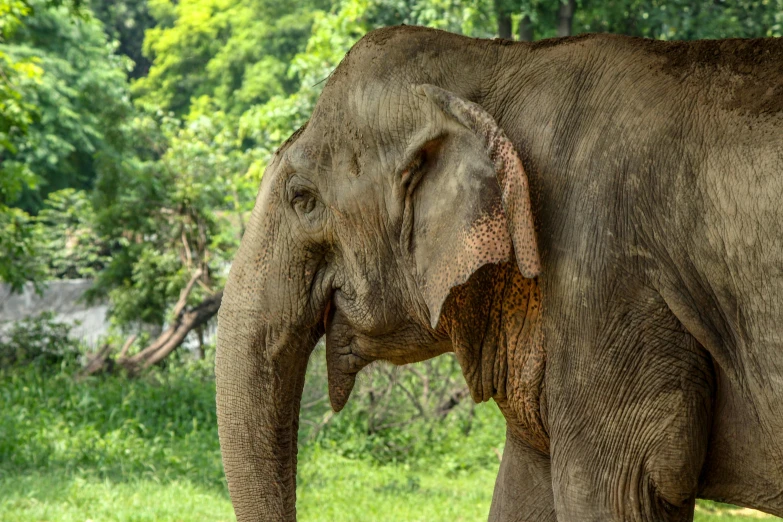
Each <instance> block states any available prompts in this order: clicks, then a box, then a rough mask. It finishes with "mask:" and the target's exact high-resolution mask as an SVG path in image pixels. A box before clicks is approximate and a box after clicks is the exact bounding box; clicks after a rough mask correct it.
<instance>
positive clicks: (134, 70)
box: [0, 0, 783, 358]
mask: <svg viewBox="0 0 783 522" xmlns="http://www.w3.org/2000/svg"><path fill="white" fill-rule="evenodd" d="M401 23H405V24H409V25H413V24H416V25H426V26H430V27H436V28H440V29H445V30H449V31H454V32H460V33H463V34H467V35H470V36H478V37H495V36H497V35H502V36H504V37H507V38H514V39H520V38H521V39H526V40H527V39H541V38H548V37H552V36H556V35H557V34H564V33H563V31H564V29H563V28H564V27H566V32H568V33H581V32H595V31H601V32H615V33H624V34H629V35H634V36H643V37H650V38H659V39H693V38H718V37H730V36H740V37H749V36H779V35H780V34H781V32H783V31H782V29H781V27H783V0H735V1H729V0H714V1H711V2H702V1H696V0H604V1H598V0H567V2H566V3H561V2H549V1H544V0H304V1H301V2H282V1H280V0H90V1H89V2H81V1H79V0H70V1H68V0H49V1H46V0H0V72H1V73H2V74H0V279H2V280H3V281H6V282H10V283H11V284H12V285H13V287H14V288H16V289H19V288H21V286H22V284H23V283H24V282H25V281H28V280H33V281H42V280H46V279H51V278H71V277H92V278H94V279H95V280H96V284H95V287H94V289H93V292H92V297H94V298H97V297H102V298H107V299H108V300H109V302H110V305H111V314H112V318H113V320H114V322H115V323H116V324H117V325H119V326H121V327H123V328H125V329H130V330H144V331H149V329H150V327H153V329H154V328H157V329H159V330H160V329H163V328H164V325H167V326H165V328H171V327H172V326H176V325H177V324H183V323H182V318H184V317H186V316H187V314H188V313H191V312H193V313H195V312H196V311H197V310H204V308H199V304H200V303H202V302H206V301H205V300H208V299H212V301H211V302H213V303H214V300H215V299H216V298H219V290H220V288H221V287H222V283H223V278H224V277H225V274H226V271H227V267H228V265H229V263H230V260H231V257H232V254H233V252H234V251H235V249H236V247H237V245H238V241H239V238H240V237H241V234H242V232H243V227H244V224H243V223H244V219H245V217H246V215H247V213H248V212H249V210H250V208H251V207H252V204H253V199H254V195H255V191H256V189H257V186H258V182H259V180H260V178H261V175H262V172H263V170H264V166H265V165H266V163H267V161H268V160H269V158H270V156H271V154H272V153H273V151H274V150H275V149H276V148H277V147H278V146H279V144H280V143H281V142H282V141H283V140H284V139H285V138H286V137H287V136H289V135H290V134H291V133H292V132H293V131H294V130H295V129H297V128H298V127H299V126H301V125H302V124H304V122H305V121H306V120H307V118H308V116H309V114H310V113H311V111H312V108H313V106H314V104H315V101H316V99H317V97H318V94H319V93H320V90H321V88H322V87H323V85H324V81H325V80H326V79H327V78H328V76H329V74H331V72H332V71H333V70H334V68H335V67H336V66H337V64H338V63H339V61H340V60H341V59H342V57H343V56H344V54H345V53H346V52H347V51H348V49H349V48H350V47H351V45H353V43H355V42H356V41H357V40H358V39H359V38H361V36H362V35H364V34H365V33H366V32H368V31H370V30H372V29H374V28H377V27H382V26H386V25H393V24H401ZM183 295H184V298H183ZM183 299H184V301H183ZM183 302H184V304H182V303H183ZM180 305H182V306H180ZM187 317H190V316H187ZM194 317H195V316H194ZM199 317H201V316H199ZM199 321H201V319H199ZM196 322H198V321H196ZM194 324H195V323H194ZM164 331H168V330H164ZM153 344H154V343H153ZM142 352H144V350H141V351H140V352H139V353H142ZM125 355H126V356H127V358H130V357H133V356H134V355H133V354H125Z"/></svg>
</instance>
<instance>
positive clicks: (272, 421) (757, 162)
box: [216, 27, 783, 522]
mask: <svg viewBox="0 0 783 522" xmlns="http://www.w3.org/2000/svg"><path fill="white" fill-rule="evenodd" d="M324 335H325V336H326V346H327V348H326V354H327V355H326V357H327V366H328V374H329V394H330V399H331V403H332V406H333V408H334V409H335V410H338V411H339V410H340V409H341V408H342V407H343V405H344V404H345V402H346V400H347V399H348V396H349V394H350V392H351V388H352V386H353V383H354V378H355V376H356V374H357V372H359V371H360V370H361V369H362V368H363V367H364V366H366V365H367V364H368V363H370V362H371V361H374V360H378V359H383V360H386V361H391V362H392V363H394V364H405V363H410V362H414V361H420V360H424V359H427V358H430V357H434V356H437V355H439V354H442V353H444V352H450V351H453V352H454V353H455V354H456V357H457V359H458V360H459V363H460V365H461V368H462V371H463V373H464V376H465V379H466V381H467V384H468V386H469V388H470V392H471V394H472V397H473V399H474V400H476V401H487V400H489V399H494V400H495V401H496V402H497V403H498V405H499V406H500V409H501V411H502V412H503V414H504V416H505V417H506V420H507V442H506V448H505V451H504V454H503V461H502V464H501V469H500V474H499V476H498V478H497V482H496V485H495V493H494V498H493V501H492V506H491V510H490V514H489V518H490V519H491V520H499V521H500V520H502V521H539V520H543V521H552V520H558V521H561V522H566V521H569V522H576V521H578V522H585V521H598V520H601V521H603V520H634V521H636V520H654V521H674V520H691V519H692V518H693V509H694V502H695V498H696V497H703V498H709V499H715V500H720V501H727V502H731V503H734V504H739V505H743V506H749V507H754V508H757V509H761V510H764V511H767V512H770V513H774V514H778V515H783V41H781V40H775V39H767V40H723V41H720V40H718V41H698V42H658V41H651V40H642V39H634V38H627V37H621V36H611V35H588V36H584V37H575V38H567V39H555V40H546V41H542V42H538V43H534V44H526V43H514V44H512V43H511V42H507V41H501V40H491V41H490V40H476V39H470V38H466V37H462V36H457V35H453V34H449V33H445V32H440V31H435V30H430V29H423V28H415V27H397V28H388V29H382V30H378V31H375V32H372V33H370V34H368V35H367V36H365V37H364V38H363V39H362V40H361V41H360V42H359V43H357V44H356V45H355V46H354V47H353V49H352V50H351V51H350V52H349V53H348V55H347V56H346V57H345V59H344V60H343V62H342V63H341V64H340V66H339V67H338V68H337V69H336V70H335V71H334V73H333V74H332V76H331V77H330V78H329V81H328V83H327V84H326V86H325V88H324V91H323V94H322V95H321V97H320V99H319V101H318V104H317V105H316V107H315V110H314V111H313V114H312V117H311V118H310V121H309V123H308V124H307V125H306V126H304V127H303V128H302V129H300V130H299V131H298V132H296V133H295V134H294V135H293V136H292V137H291V138H290V139H289V140H288V141H287V142H286V143H285V144H284V145H283V146H282V147H281V148H280V150H279V151H278V152H277V153H276V154H275V156H274V158H273V160H272V161H271V163H270V165H269V167H268V168H267V170H266V173H265V175H264V178H263V181H262V182H261V187H260V191H259V194H258V198H257V200H256V204H255V209H254V210H253V213H252V217H251V218H250V222H249V225H248V227H247V231H246V233H245V236H244V238H243V240H242V244H241V247H240V249H239V252H238V254H237V256H236V260H235V262H234V264H233V267H232V268H231V273H230V276H229V279H228V283H227V285H226V289H225V296H224V298H223V305H222V307H221V309H220V315H219V331H218V353H217V362H216V376H217V406H218V421H219V433H220V443H221V449H222V454H223V462H224V465H225V471H226V477H227V479H228V486H229V491H230V494H231V499H232V502H233V504H234V509H235V511H236V514H237V518H238V519H239V520H240V521H251V520H252V521H257V520H294V519H295V518H296V508H295V495H296V491H295V489H296V452H297V428H298V414H299V402H300V397H301V393H302V386H303V383H304V379H305V368H306V365H307V361H308V357H309V355H310V353H311V351H312V349H313V347H314V346H315V344H316V342H317V341H318V339H319V338H320V337H322V336H324Z"/></svg>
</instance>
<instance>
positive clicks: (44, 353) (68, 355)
mask: <svg viewBox="0 0 783 522" xmlns="http://www.w3.org/2000/svg"><path fill="white" fill-rule="evenodd" d="M71 328H72V326H71V325H70V324H67V323H63V322H59V321H57V320H56V319H55V318H54V314H53V313H52V312H43V313H42V314H40V315H38V316H36V317H30V318H27V319H23V320H22V321H19V322H17V323H16V324H14V326H13V327H12V328H11V329H10V331H8V332H7V333H5V334H2V335H0V368H11V367H18V366H26V365H33V366H36V367H38V368H40V369H42V370H44V369H47V370H59V369H62V368H63V367H64V366H71V365H73V364H74V363H76V361H77V360H78V358H79V355H80V353H81V349H80V348H81V345H80V344H79V341H77V340H75V339H72V338H71V337H70V333H71Z"/></svg>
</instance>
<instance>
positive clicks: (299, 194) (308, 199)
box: [291, 189, 315, 214]
mask: <svg viewBox="0 0 783 522" xmlns="http://www.w3.org/2000/svg"><path fill="white" fill-rule="evenodd" d="M291 206H293V207H294V208H295V209H297V210H299V211H301V212H304V213H305V214H307V213H310V212H312V211H313V209H314V208H315V197H314V196H313V195H312V194H311V193H310V192H308V191H307V190H302V189H299V190H294V191H293V194H292V195H291Z"/></svg>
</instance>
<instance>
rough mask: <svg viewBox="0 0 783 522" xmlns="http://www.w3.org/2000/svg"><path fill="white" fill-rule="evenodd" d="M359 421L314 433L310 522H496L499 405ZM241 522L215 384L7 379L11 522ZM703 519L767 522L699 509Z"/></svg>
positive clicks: (4, 410) (194, 375) (303, 504)
mask: <svg viewBox="0 0 783 522" xmlns="http://www.w3.org/2000/svg"><path fill="white" fill-rule="evenodd" d="M349 406H350V405H349ZM347 410H348V411H347V412H345V414H341V415H340V416H338V417H337V418H336V419H335V420H334V422H332V423H330V424H329V425H328V426H327V428H325V429H323V430H321V431H320V432H319V433H318V435H317V436H313V437H310V436H309V434H308V433H307V432H305V433H304V434H303V438H304V439H307V440H308V442H307V443H306V444H304V445H303V447H302V450H301V451H300V465H299V480H298V503H297V505H298V512H299V519H300V520H302V521H324V522H328V521H366V520H372V521H378V522H383V521H418V520H421V521H460V520H463V521H475V520H486V516H487V512H488V509H489V504H490V501H491V499H492V488H493V485H494V478H495V475H496V473H497V468H498V459H497V456H496V450H497V449H498V448H502V444H503V429H502V428H503V420H502V417H501V416H500V414H499V412H498V411H497V408H496V407H495V406H494V405H492V404H487V405H482V406H479V407H477V408H476V411H475V415H474V416H471V417H470V418H471V421H470V429H466V428H465V424H464V418H463V419H461V418H460V417H459V416H458V415H454V418H453V419H449V418H447V420H446V421H445V422H441V423H438V424H437V425H432V424H429V425H412V426H406V427H404V428H401V429H400V430H399V431H394V432H391V433H386V434H384V435H383V437H379V436H370V435H368V434H367V433H366V429H363V428H362V426H363V425H362V423H361V412H358V411H355V412H352V411H351V410H350V408H347ZM314 415H315V417H318V416H320V415H322V412H321V411H318V412H315V413H314ZM466 431H467V432H468V434H467V435H466V434H465V432H466ZM387 446H388V447H387ZM389 447H392V449H394V451H392V450H390V449H389ZM401 447H404V448H405V451H401V450H400V449H399V448H401ZM395 448H396V449H395ZM233 519H234V517H233V513H232V510H231V504H230V502H229V500H228V495H227V493H226V488H225V482H224V480H223V475H222V469H221V465H220V450H219V446H218V441H217V430H216V427H215V411H214V382H213V381H212V380H211V379H210V378H209V376H208V374H207V373H204V372H191V373H187V372H184V371H180V372H173V373H172V374H166V373H163V372H160V373H156V374H153V375H152V376H151V377H149V378H145V379H142V380H138V381H127V380H125V379H122V378H116V377H114V378H106V379H92V380H89V381H87V382H84V383H76V382H74V381H73V380H71V379H70V378H69V377H67V376H64V375H60V376H48V377H46V376H43V375H42V374H40V373H39V372H37V371H33V370H24V371H18V372H15V373H9V372H6V373H4V374H3V373H0V520H2V521H4V522H5V521H8V522H15V521H20V522H21V521H52V522H54V521H74V522H76V521H78V522H85V521H86V520H92V521H95V522H98V521H114V520H116V521H128V522H131V521H132V522H142V521H162V522H165V521H172V522H173V521H190V520H196V521H200V520H203V521H230V520H233ZM770 519H772V517H770ZM696 520H697V521H699V522H719V521H750V520H758V518H755V517H752V516H749V515H748V514H745V513H742V512H739V511H738V510H737V509H736V508H733V507H731V506H725V505H721V504H716V503H710V502H700V504H699V507H698V509H697V514H696Z"/></svg>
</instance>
